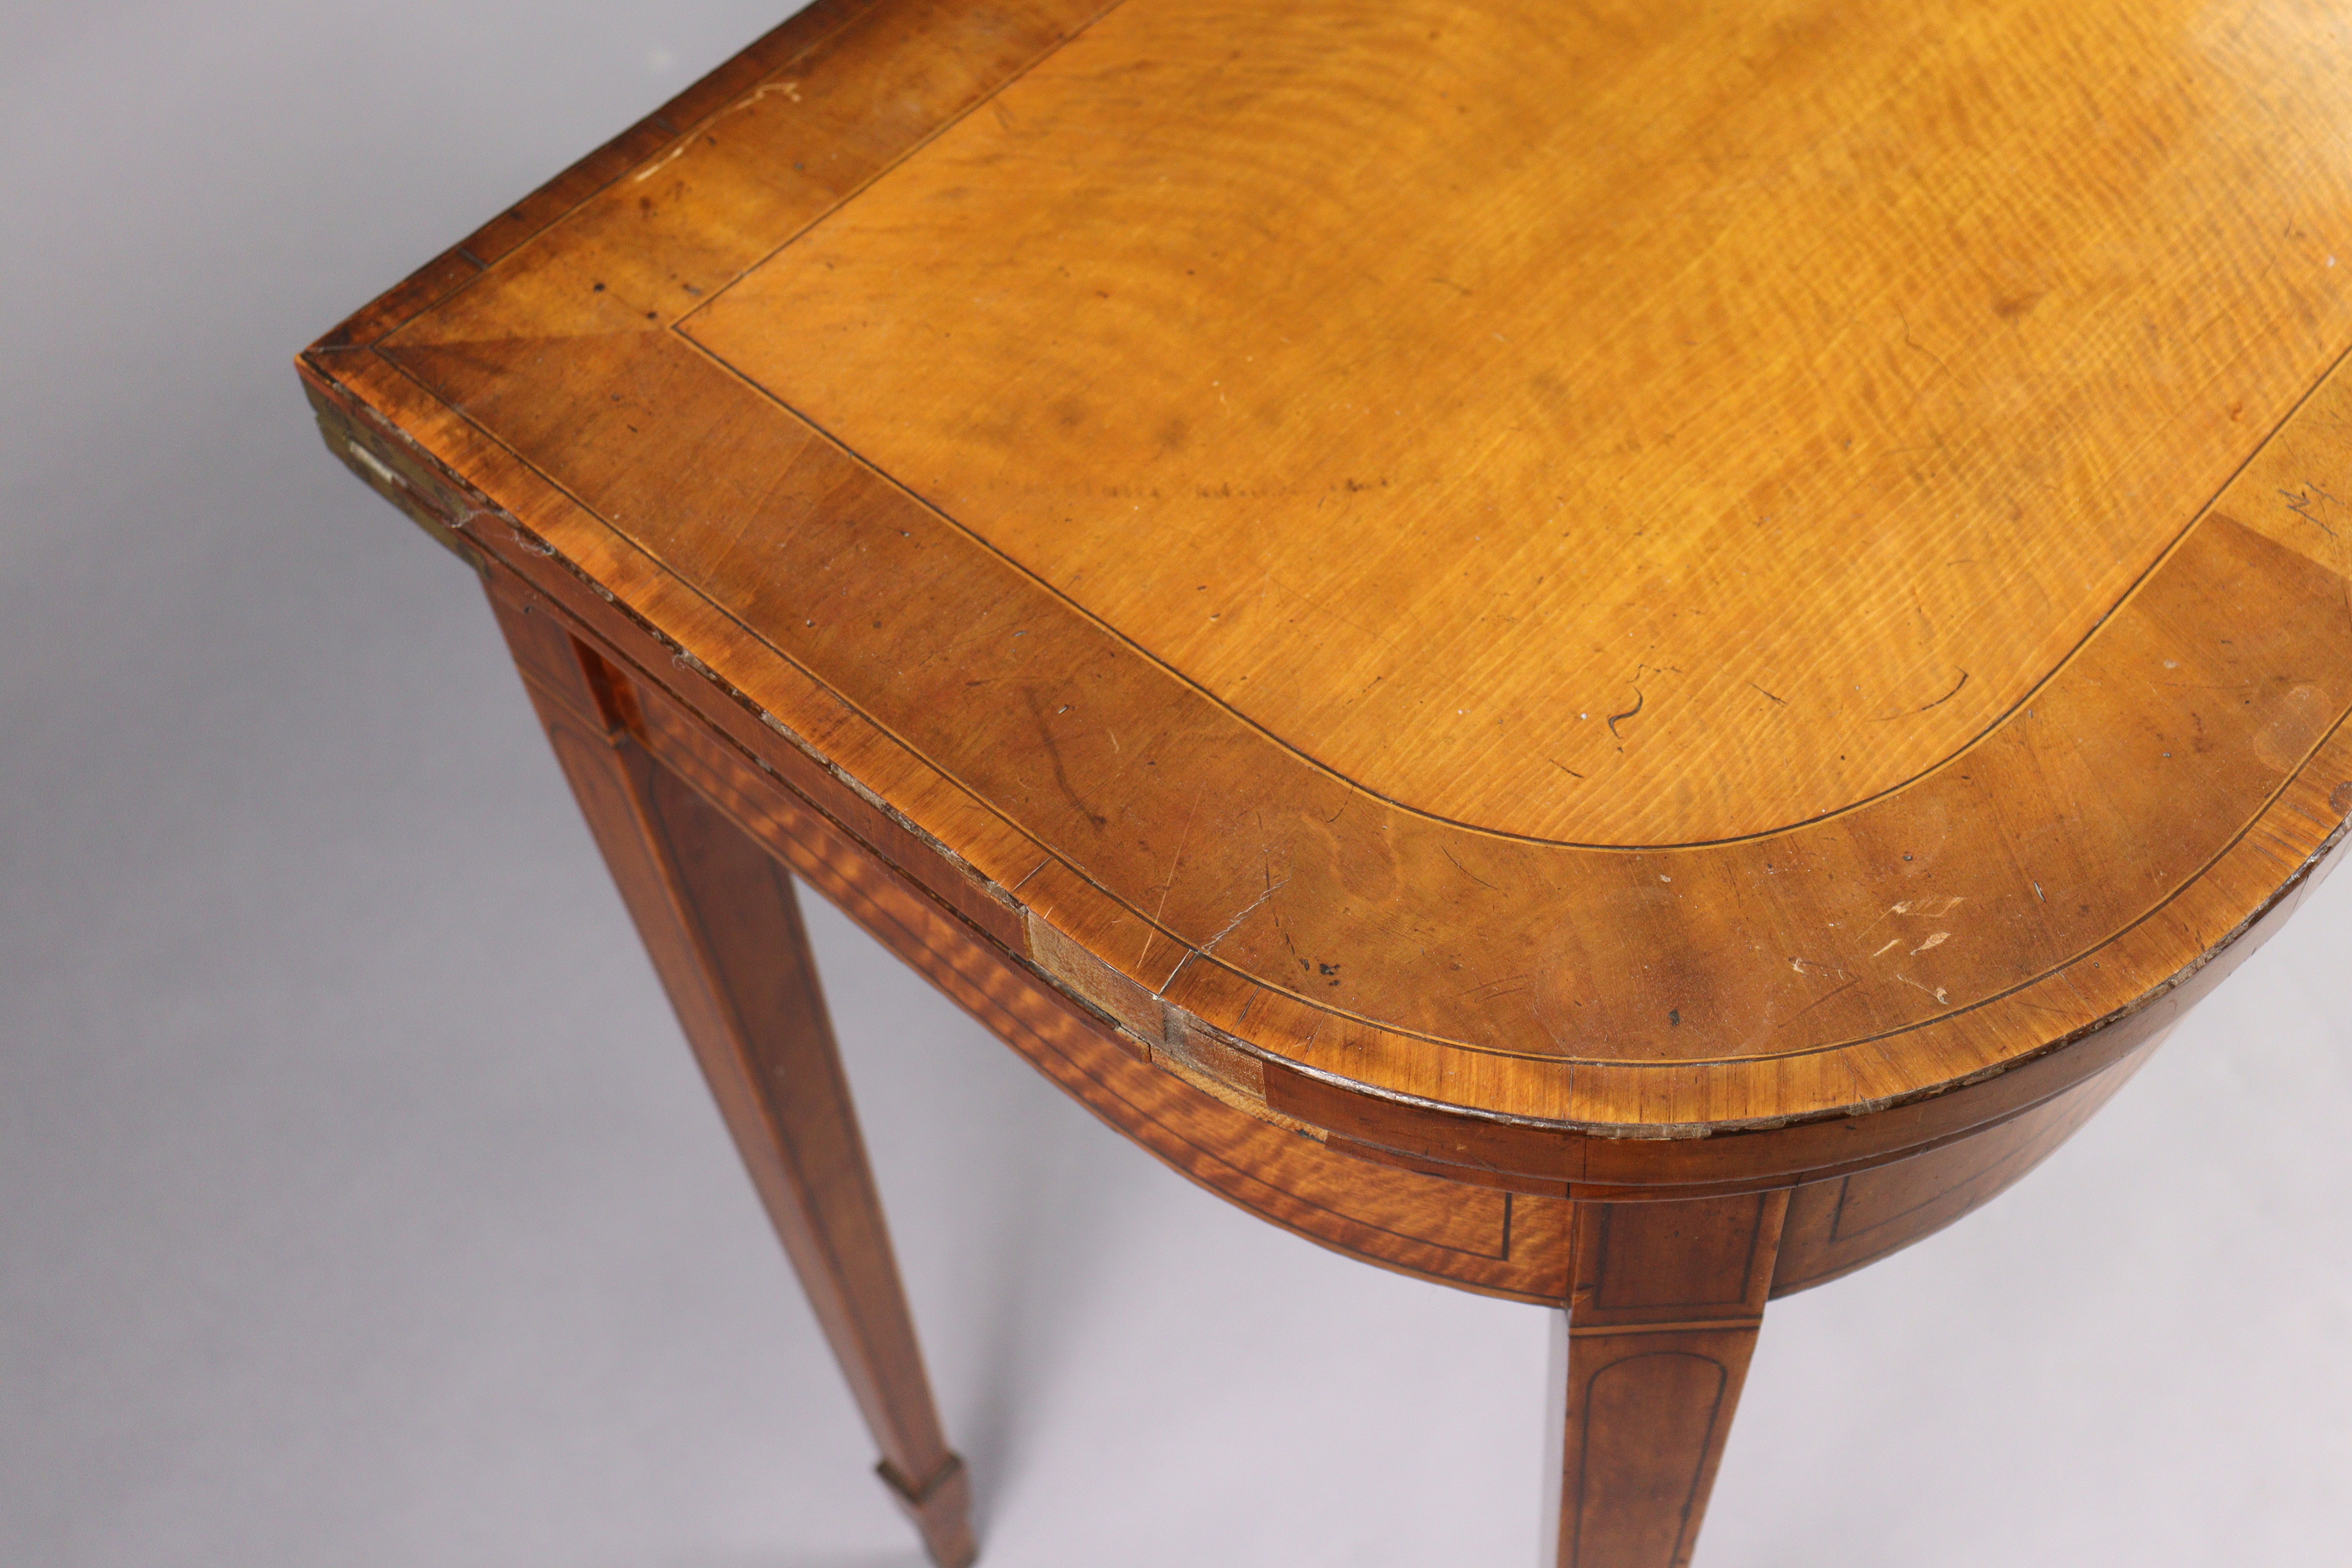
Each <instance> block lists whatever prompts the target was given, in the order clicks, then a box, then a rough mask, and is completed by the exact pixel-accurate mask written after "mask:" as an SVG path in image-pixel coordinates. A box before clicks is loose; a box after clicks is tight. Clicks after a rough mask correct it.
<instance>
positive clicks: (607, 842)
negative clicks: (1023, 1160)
mask: <svg viewBox="0 0 2352 1568" xmlns="http://www.w3.org/2000/svg"><path fill="white" fill-rule="evenodd" d="M492 603H493V605H497V606H498V607H499V609H500V610H501V611H502V612H503V613H502V614H501V615H500V616H499V619H500V622H501V625H502V626H504V627H505V628H506V629H507V631H508V636H509V646H510V647H513V649H514V651H515V655H516V664H517V666H518V668H520V669H521V671H522V672H523V675H524V685H525V686H526V688H527V689H529V690H530V694H531V700H532V702H533V705H534V706H535V707H537V708H538V710H539V711H540V716H541V722H542V724H543V725H544V726H545V728H546V731H547V736H548V740H549V742H550V743H551V745H552V746H553V748H554V751H555V754H556V757H557V760H558V761H559V762H560V763H562V766H563V772H564V775H565V777H566V778H567V779H569V780H570V782H571V784H572V792H573V794H574V795H576V796H577V797H578V799H579V802H580V805H581V809H582V812H583V815H584V816H586V817H587V819H588V824H589V826H590V828H591V829H592V830H593V832H594V834H595V836H596V839H597V843H598V846H599V847H600V848H602V849H603V851H604V858H605V861H606V864H607V865H608V866H610V867H611V868H612V869H613V872H614V879H615V881H616V882H617V883H618V884H619V887H620V889H621V894H622V899H623V901H624V902H625V904H626V905H627V906H628V909H629V913H630V915H631V917H632V918H633V919H634V920H635V922H636V925H637V929H638V931H639V933H640V934H641V935H642V936H643V937H644V938H645V941H646V949H647V951H648V952H650V953H651V955H652V957H653V960H654V967H655V968H656V971H658V972H659V973H660V975H661V978H662V983H663V985H664V987H665V988H666V989H667V991H668V993H669V995H670V1000H671V1003H672V1005H674V1006H675V1007H676V1008H677V1015H678V1020H679V1022H680V1024H682V1025H683V1026H684V1027H685V1031H686V1036H687V1039H688V1043H689V1044H690V1045H691V1046H692V1047H693V1048H694V1053H695V1058H696V1059H697V1060H698V1062H699V1063H700V1064H701V1067H702V1070H703V1075H704V1077H705V1079H707V1080H708V1081H709V1085H710V1089H711V1092H712V1095H713V1097H714V1098H715V1099H716V1100H718V1102H719V1112H720V1115H721V1116H722V1118H723V1119H724V1120H725V1121H726V1123H727V1127H728V1131H730V1133H731V1134H732V1135H733V1136H734V1139H735V1143H736V1147H737V1148H738V1150H740V1152H741V1153H742V1156H743V1161H744V1163H745V1165H746V1166H747V1167H748V1168H749V1170H750V1172H751V1182H752V1185H753V1187H754V1188H755V1189H757V1191H758V1192H759V1194H760V1197H761V1202H762V1203H763V1204H764V1205H765V1206H766V1208H767V1211H768V1215H769V1217H770V1219H771V1220H772V1222H773V1224H774V1226H775V1228H776V1233H777V1236H778V1237H780V1238H781V1239H782V1242H783V1244H784V1250H785V1252H786V1253H787V1254H788V1255H789V1256H790V1257H791V1258H792V1262H793V1269H794V1271H795V1272H796V1273H797V1274H798V1275H799V1276H800V1279H801V1284H802V1287H803V1289H804V1290H805V1291H806V1293H807V1295H808V1298H809V1301H810V1304H811V1305H812V1306H813V1307H814V1309H815V1311H816V1316H817V1321H818V1322H819V1324H820V1325H821V1326H822V1328H823V1329H824V1335H825V1338H826V1340H827V1341H828V1342H830V1343H831V1345H832V1347H833V1350H834V1354H835V1359H836V1360H837V1361H838V1362H839V1363H840V1365H841V1369H842V1372H843V1373H844V1374H845V1376H846V1377H847V1379H848V1382H849V1385H850V1391H851V1393H852V1394H854V1395H855V1396H856V1401H857V1405H858V1408H859V1410H860V1412H861V1413H862V1414H863V1415H864V1416H865V1417H866V1426H867V1427H868V1429H870V1430H871V1431H872V1432H873V1434H874V1437H875V1440H876V1442H877V1444H878V1445H879V1446H880V1447H881V1450H882V1462H881V1465H880V1467H879V1468H880V1472H881V1476H882V1479H883V1480H884V1482H885V1483H886V1484H887V1487H888V1488H889V1489H890V1491H891V1493H892V1495H893V1497H894V1498H895V1499H896V1500H898V1503H899V1504H900V1506H901V1507H902V1508H903V1509H904V1510H906V1512H907V1513H908V1517H909V1518H910V1519H911V1520H912V1521H914V1522H915V1524H916V1526H917V1528H918V1529H919V1531H920V1532H921V1534H922V1537H923V1542H924V1544H925V1546H926V1547H927V1548H928V1549H929V1552H930V1556H931V1560H932V1561H933V1562H934V1563H938V1564H939V1565H940V1568H968V1565H969V1564H970V1563H971V1561H972V1560H973V1558H974V1557H975V1556H976V1555H977V1552H978V1547H977V1545H976V1543H975V1542H974V1540H973V1536H972V1528H971V1485H970V1482H969V1480H968V1479H967V1478H966V1475H965V1471H964V1466H963V1461H962V1460H961V1458H958V1457H957V1456H956V1454H955V1453H954V1452H953V1451H951V1450H950V1448H949V1447H948V1446H947V1439H946V1437H945V1436H944V1434H943V1433H942V1432H941V1430H940V1418H939V1412H938V1409H937V1406H936V1405H935V1404H934V1402H933V1400H932V1397H931V1390H930V1381H929V1376H928V1375H927V1373H925V1371H924V1368H923V1361H922V1352H921V1351H920V1349H919V1346H918V1345H917V1343H916V1339H915V1328H914V1321H913V1319H912V1317H911V1315H910V1314H909V1313H908V1308H907V1300H906V1290H905V1288H904V1287H903V1286H902V1285H901V1284H900V1282H899V1279H898V1262H897V1259H896V1258H895V1257H894V1256H893V1254H892V1252H891V1248H890V1237H889V1230H888V1227H887V1224H886V1223H885V1222H884V1220H883V1217H882V1203H881V1198H880V1195H879V1194H878V1193H877V1191H876V1189H875V1185H874V1176H873V1173H872V1171H871V1169H870V1168H869V1167H868V1164H867V1162H866V1149H865V1142H864V1139H863V1138H862V1137H861V1135H860V1134H859V1131H858V1128H857V1119H856V1111H855V1110H853V1108H852V1106H851V1102H850V1096H849V1083H848V1079H847V1078H846V1076H845V1074H844V1072H843V1070H842V1066H841V1058H840V1052H839V1049H838V1047H836V1046H835V1042H834V1037H833V1026H832V1023H831V1021H830V1019H829V1018H828V1017H827V1016H826V1013H825V1007H824V993H823V990H822V988H821V987H820V985H819V984H818V981H817V976H816V962H815V958H814V955H813V954H812V953H811V952H810V951H809V943H808V935H807V932H806V930H805V929H804V928H803V925H802V923H801V917H800V911H799V908H798V906H797V904H796V903H795V901H794V899H793V887H792V882H791V879H789V878H788V877H787V876H786V875H785V873H784V870H783V868H782V867H781V866H779V865H777V864H776V863H775V862H774V861H773V860H772V858H770V857H769V856H768V855H767V854H766V853H765V852H764V851H763V850H761V848H760V847H758V846H757V845H756V844H755V843H754V842H752V841H751V839H750V838H748V837H746V836H745V835H743V834H742V833H741V832H740V830H739V829H737V828H736V827H735V826H733V825H732V824H730V823H729V822H728V821H727V820H726V819H725V818H724V817H723V816H720V815H719V813H718V812H716V811H714V810H712V809H711V808H710V807H709V805H707V804H705V803H704V802H703V801H702V800H701V799H700V798H699V797H698V796H697V795H694V794H693V793H692V792H691V791H690V790H688V788H687V787H686V785H684V784H681V783H680V782H678V781H677V778H676V777H675V776H674V775H672V774H670V773H667V772H665V771H664V770H662V769H660V768H658V767H656V766H655V765H654V764H653V763H652V762H651V759H650V758H648V757H647V756H646V754H645V752H643V751H642V749H640V748H638V747H636V746H635V744H634V743H633V742H631V740H630V739H629V737H628V731H629V730H630V729H631V728H632V726H633V722H634V721H635V716H636V709H635V700H634V698H633V696H632V694H631V693H630V692H629V691H628V690H627V689H626V688H625V685H624V683H623V682H622V680H621V679H620V678H619V677H618V676H617V675H616V674H615V672H614V671H613V670H612V669H611V668H609V667H608V666H606V665H604V663H603V661H601V660H600V659H598V658H596V656H595V655H594V654H593V653H591V652H588V651H587V650H585V649H584V648H582V647H580V646H579V645H578V644H576V643H572V641H571V639H570V638H568V637H565V636H564V635H563V634H562V632H561V631H560V630H559V629H557V628H555V627H553V626H550V625H549V624H548V623H547V621H546V618H545V617H540V618H538V619H536V620H534V619H533V618H531V617H530V614H529V605H528V603H527V601H526V602H518V601H517V600H515V599H513V598H511V597H507V598H504V599H501V598H499V597H496V596H494V597H493V600H492Z"/></svg>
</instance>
